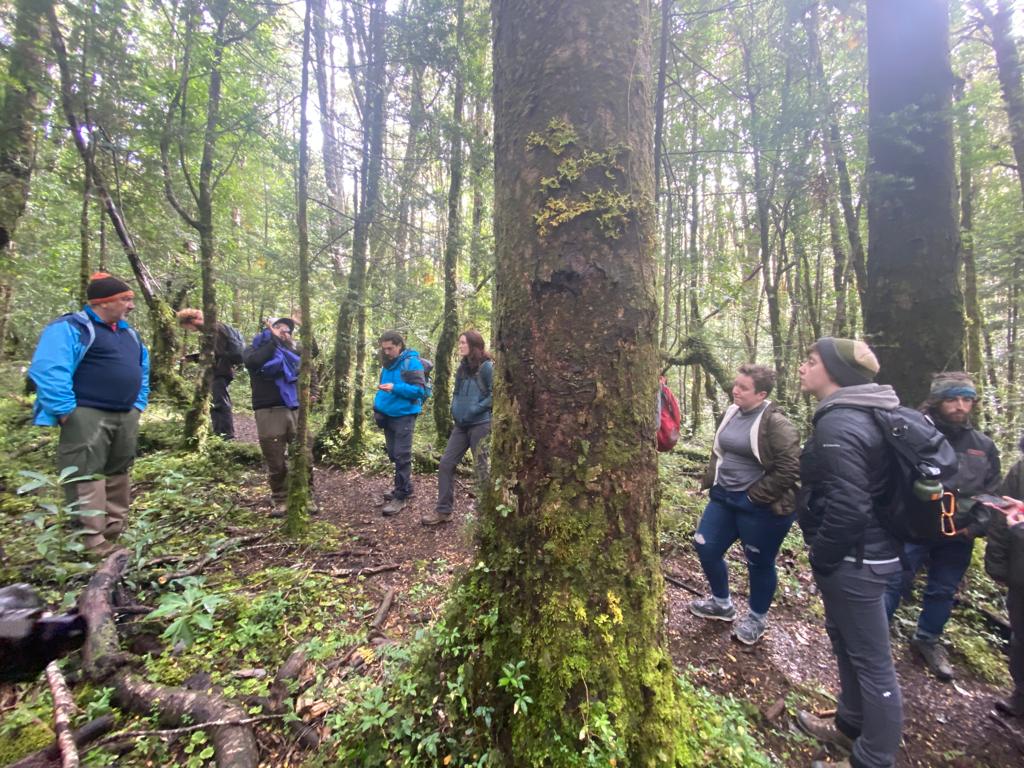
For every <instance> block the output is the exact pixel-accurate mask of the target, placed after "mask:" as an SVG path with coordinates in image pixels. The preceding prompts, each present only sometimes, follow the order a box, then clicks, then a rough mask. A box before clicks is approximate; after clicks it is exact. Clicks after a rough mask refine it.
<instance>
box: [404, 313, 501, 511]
mask: <svg viewBox="0 0 1024 768" xmlns="http://www.w3.org/2000/svg"><path fill="white" fill-rule="evenodd" d="M459 354H460V355H461V356H462V362H460V363H459V367H458V369H457V370H456V371H455V392H454V394H453V395H452V419H453V420H454V422H455V424H454V426H453V427H452V433H451V435H450V436H449V438H448V446H447V447H446V448H445V449H444V456H442V457H441V466H440V467H439V468H438V473H437V504H436V505H435V507H434V510H433V511H432V512H428V513H426V514H424V515H423V517H421V518H420V522H422V523H423V524H424V525H439V524H441V523H447V522H448V521H449V520H451V517H452V506H453V505H454V503H455V468H456V467H457V466H458V465H459V462H460V461H462V457H463V456H465V455H466V451H467V450H472V451H473V462H474V464H475V467H476V479H477V483H478V484H479V485H480V486H481V487H482V485H483V484H484V483H485V482H486V481H487V442H488V441H487V436H488V435H489V434H490V433H491V383H492V382H493V380H494V364H493V363H492V362H491V356H490V355H489V354H487V351H486V350H485V349H484V337H483V336H481V335H480V334H479V333H477V332H476V331H463V332H462V333H461V334H460V335H459Z"/></svg>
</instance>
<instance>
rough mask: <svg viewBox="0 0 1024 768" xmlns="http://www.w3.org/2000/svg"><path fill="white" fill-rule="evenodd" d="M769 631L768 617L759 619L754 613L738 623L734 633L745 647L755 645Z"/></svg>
mask: <svg viewBox="0 0 1024 768" xmlns="http://www.w3.org/2000/svg"><path fill="white" fill-rule="evenodd" d="M767 629H768V617H767V616H765V617H764V618H760V619H759V618H757V616H755V615H754V614H752V613H749V612H748V613H747V615H746V616H744V617H743V618H742V619H740V620H739V621H737V622H736V626H735V627H733V630H732V633H733V635H734V636H735V637H736V639H737V640H739V641H740V642H741V643H743V644H744V645H753V644H754V643H756V642H757V641H758V640H760V639H761V637H762V635H764V633H765V630H767Z"/></svg>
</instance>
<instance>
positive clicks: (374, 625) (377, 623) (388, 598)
mask: <svg viewBox="0 0 1024 768" xmlns="http://www.w3.org/2000/svg"><path fill="white" fill-rule="evenodd" d="M397 594H398V590H397V589H395V588H394V587H392V588H391V589H389V590H388V593H387V594H386V595H384V599H383V600H381V601H380V606H379V607H378V608H377V614H376V615H375V616H374V617H373V621H371V622H370V631H371V632H380V628H381V627H382V626H384V622H385V621H386V620H387V618H388V614H389V613H390V612H391V606H392V605H394V603H395V596H396V595H397Z"/></svg>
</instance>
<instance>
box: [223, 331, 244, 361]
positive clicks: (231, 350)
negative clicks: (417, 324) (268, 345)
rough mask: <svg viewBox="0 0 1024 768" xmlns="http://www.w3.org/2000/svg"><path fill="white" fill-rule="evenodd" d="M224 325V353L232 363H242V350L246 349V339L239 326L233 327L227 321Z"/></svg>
mask: <svg viewBox="0 0 1024 768" xmlns="http://www.w3.org/2000/svg"><path fill="white" fill-rule="evenodd" d="M223 326H224V355H225V357H227V359H228V362H230V363H231V365H241V364H242V351H243V350H244V349H245V339H243V338H242V334H241V333H240V332H239V331H238V329H237V328H232V327H231V326H230V325H228V324H227V323H223Z"/></svg>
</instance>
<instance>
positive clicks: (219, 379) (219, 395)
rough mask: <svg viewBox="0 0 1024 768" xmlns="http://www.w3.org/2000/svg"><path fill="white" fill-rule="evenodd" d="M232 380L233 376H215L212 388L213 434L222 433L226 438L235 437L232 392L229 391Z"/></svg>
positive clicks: (211, 418)
mask: <svg viewBox="0 0 1024 768" xmlns="http://www.w3.org/2000/svg"><path fill="white" fill-rule="evenodd" d="M232 380H233V377H231V376H214V377H213V384H212V386H211V389H210V421H211V423H212V426H213V434H215V435H220V436H221V437H223V438H224V439H225V440H234V439H235V419H234V416H233V415H232V413H231V393H230V392H228V387H229V386H231V382H232Z"/></svg>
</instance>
